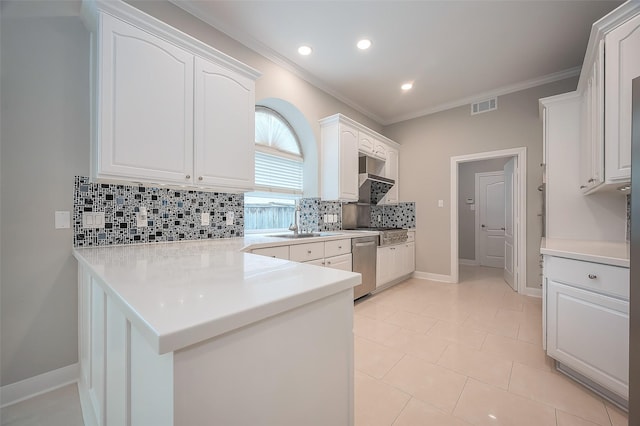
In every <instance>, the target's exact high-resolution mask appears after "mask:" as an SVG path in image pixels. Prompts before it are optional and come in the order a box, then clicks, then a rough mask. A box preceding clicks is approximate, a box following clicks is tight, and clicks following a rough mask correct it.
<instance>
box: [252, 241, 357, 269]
mask: <svg viewBox="0 0 640 426" xmlns="http://www.w3.org/2000/svg"><path fill="white" fill-rule="evenodd" d="M251 253H253V254H259V255H261V256H269V257H275V258H278V259H285V260H292V261H294V262H302V263H307V264H309V265H316V266H325V267H327V268H333V269H342V270H343V271H352V257H351V239H350V238H345V239H342V240H330V241H321V242H312V243H304V244H292V245H290V246H274V247H263V248H257V249H253V250H251Z"/></svg>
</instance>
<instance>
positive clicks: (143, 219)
mask: <svg viewBox="0 0 640 426" xmlns="http://www.w3.org/2000/svg"><path fill="white" fill-rule="evenodd" d="M148 225H149V216H148V215H147V208H146V207H144V206H142V207H139V208H138V211H137V212H136V228H144V227H146V226H148Z"/></svg>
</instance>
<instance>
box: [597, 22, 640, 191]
mask: <svg viewBox="0 0 640 426" xmlns="http://www.w3.org/2000/svg"><path fill="white" fill-rule="evenodd" d="M605 43H606V44H605V48H606V64H605V88H606V98H605V102H606V105H605V142H606V143H605V146H606V150H607V151H606V152H607V155H606V156H605V161H606V165H605V173H606V178H607V180H608V181H609V180H612V181H614V182H615V181H620V182H628V181H629V180H630V179H631V81H632V80H633V79H634V78H635V77H638V76H640V55H638V52H640V15H638V16H635V17H634V18H632V19H630V20H629V21H628V22H625V23H624V24H622V25H620V26H619V27H617V28H616V29H614V30H613V31H611V32H610V33H609V34H607V35H606V37H605Z"/></svg>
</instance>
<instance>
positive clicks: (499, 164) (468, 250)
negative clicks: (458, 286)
mask: <svg viewBox="0 0 640 426" xmlns="http://www.w3.org/2000/svg"><path fill="white" fill-rule="evenodd" d="M508 160H509V158H508V157H507V158H496V159H492V160H482V161H470V162H468V163H461V164H460V165H459V166H458V257H459V258H460V259H466V260H477V259H476V210H471V208H470V206H469V205H468V204H466V202H465V201H466V199H467V198H473V199H474V200H473V201H474V206H475V208H477V207H478V200H476V199H475V197H476V195H475V194H476V173H484V172H496V171H503V169H504V164H505V163H506V162H507V161H508Z"/></svg>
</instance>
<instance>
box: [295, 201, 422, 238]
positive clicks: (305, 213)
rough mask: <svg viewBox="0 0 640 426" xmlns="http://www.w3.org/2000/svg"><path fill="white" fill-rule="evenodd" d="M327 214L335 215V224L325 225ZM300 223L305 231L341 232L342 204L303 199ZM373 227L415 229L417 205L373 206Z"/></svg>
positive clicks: (411, 203) (410, 203)
mask: <svg viewBox="0 0 640 426" xmlns="http://www.w3.org/2000/svg"><path fill="white" fill-rule="evenodd" d="M325 214H327V215H331V214H335V215H336V216H337V219H338V220H337V221H336V222H334V223H325V222H324V216H325ZM300 223H301V226H302V228H303V229H304V230H305V231H307V230H309V231H311V232H318V231H320V232H326V231H339V230H341V229H342V203H340V202H338V201H321V200H320V198H302V199H301V200H300ZM371 226H372V227H376V228H379V227H388V228H415V227H416V204H415V203H413V202H409V203H398V204H394V205H384V206H374V205H372V206H371Z"/></svg>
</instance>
